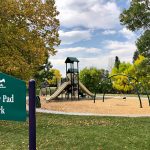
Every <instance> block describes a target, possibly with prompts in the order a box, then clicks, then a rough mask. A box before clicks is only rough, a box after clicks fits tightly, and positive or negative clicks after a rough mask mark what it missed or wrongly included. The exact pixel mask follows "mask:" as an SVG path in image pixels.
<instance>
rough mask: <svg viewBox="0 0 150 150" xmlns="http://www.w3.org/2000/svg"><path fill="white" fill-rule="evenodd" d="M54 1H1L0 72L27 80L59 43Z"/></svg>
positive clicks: (53, 52)
mask: <svg viewBox="0 0 150 150" xmlns="http://www.w3.org/2000/svg"><path fill="white" fill-rule="evenodd" d="M58 14H59V13H58V11H57V10H56V6H55V1H54V0H45V1H42V0H0V58H1V59H0V71H2V72H5V73H8V74H11V75H14V76H16V77H18V78H21V79H24V80H28V79H29V78H31V77H34V76H35V74H36V73H37V71H38V70H39V67H40V66H41V65H43V64H44V63H45V62H46V61H47V59H48V56H49V54H50V53H51V54H55V53H56V50H55V49H54V46H56V45H59V43H60V41H59V38H58V37H59V35H58V29H59V20H58V19H57V18H56V17H57V15H58Z"/></svg>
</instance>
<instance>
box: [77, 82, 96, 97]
mask: <svg viewBox="0 0 150 150" xmlns="http://www.w3.org/2000/svg"><path fill="white" fill-rule="evenodd" d="M79 86H80V88H81V90H83V91H84V92H85V93H86V94H88V95H89V96H94V94H93V93H91V92H90V91H89V90H88V89H87V88H86V87H85V86H84V85H83V84H82V83H81V82H80V81H79Z"/></svg>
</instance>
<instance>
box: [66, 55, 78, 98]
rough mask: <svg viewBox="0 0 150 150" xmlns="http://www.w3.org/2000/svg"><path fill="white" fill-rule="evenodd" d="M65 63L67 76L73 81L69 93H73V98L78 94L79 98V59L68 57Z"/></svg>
mask: <svg viewBox="0 0 150 150" xmlns="http://www.w3.org/2000/svg"><path fill="white" fill-rule="evenodd" d="M65 63H66V78H67V79H68V80H70V81H71V84H70V86H69V88H68V93H70V94H71V99H72V98H75V96H76V95H77V96H78V99H79V60H78V59H77V58H76V57H67V58H66V60H65Z"/></svg>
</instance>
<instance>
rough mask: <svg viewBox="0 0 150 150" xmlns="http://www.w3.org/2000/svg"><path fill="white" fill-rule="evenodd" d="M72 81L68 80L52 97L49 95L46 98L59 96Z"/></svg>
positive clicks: (50, 98)
mask: <svg viewBox="0 0 150 150" xmlns="http://www.w3.org/2000/svg"><path fill="white" fill-rule="evenodd" d="M70 84H71V82H70V81H68V82H64V83H63V84H62V85H61V86H60V87H59V88H58V89H57V90H56V91H55V92H54V93H53V94H52V95H51V96H50V97H47V98H46V100H47V101H49V100H52V99H54V98H56V97H57V96H59V95H60V94H61V93H62V91H63V90H64V89H65V88H66V87H67V86H68V85H70Z"/></svg>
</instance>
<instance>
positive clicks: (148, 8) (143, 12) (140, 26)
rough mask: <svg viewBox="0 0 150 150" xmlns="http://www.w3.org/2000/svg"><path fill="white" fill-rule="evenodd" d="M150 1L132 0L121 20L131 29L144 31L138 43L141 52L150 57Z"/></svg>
mask: <svg viewBox="0 0 150 150" xmlns="http://www.w3.org/2000/svg"><path fill="white" fill-rule="evenodd" d="M149 16H150V2H149V0H132V1H131V5H130V8H129V9H127V10H124V11H123V12H122V13H121V15H120V22H121V23H122V24H123V25H125V26H126V27H127V28H128V29H129V30H131V31H136V30H142V31H144V33H143V35H142V36H141V37H140V38H139V39H138V41H137V43H136V45H137V48H138V51H139V52H140V54H142V55H143V56H145V57H148V58H150V52H149V50H150V17H149Z"/></svg>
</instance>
